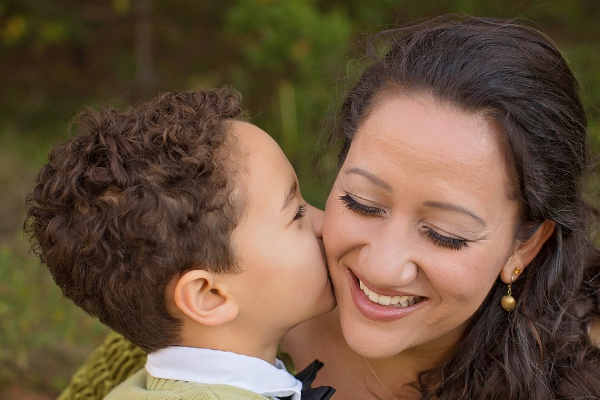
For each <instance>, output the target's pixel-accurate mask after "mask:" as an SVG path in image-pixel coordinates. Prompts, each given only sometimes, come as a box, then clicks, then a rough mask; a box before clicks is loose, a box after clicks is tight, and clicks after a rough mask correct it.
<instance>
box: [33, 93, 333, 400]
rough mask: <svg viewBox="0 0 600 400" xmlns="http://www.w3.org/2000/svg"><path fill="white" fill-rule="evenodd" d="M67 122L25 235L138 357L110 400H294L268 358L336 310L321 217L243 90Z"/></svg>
mask: <svg viewBox="0 0 600 400" xmlns="http://www.w3.org/2000/svg"><path fill="white" fill-rule="evenodd" d="M76 126H77V131H78V132H77V134H76V135H75V136H74V137H73V138H72V139H71V140H70V141H68V142H67V143H66V144H63V145H59V146H57V147H55V148H54V149H53V150H52V151H51V153H50V155H49V161H48V163H47V164H46V165H44V166H43V167H42V170H41V171H40V174H39V176H38V181H37V184H36V186H35V188H34V190H33V192H32V194H31V195H30V196H29V198H28V213H27V220H26V230H27V232H28V233H29V234H30V235H31V236H32V238H33V239H34V246H33V248H34V251H35V253H36V254H38V255H39V256H40V258H41V260H42V261H43V262H44V263H45V264H46V265H47V266H48V268H49V270H50V272H51V273H52V276H53V277H54V280H55V281H56V283H57V284H58V286H59V287H60V288H61V289H62V291H63V293H64V295H65V296H66V297H68V298H70V299H71V300H73V301H74V302H75V304H77V305H78V306H79V307H81V308H83V309H84V310H85V311H86V312H88V313H89V314H91V315H93V316H96V317H98V318H99V319H100V321H101V322H102V323H104V324H105V325H107V326H109V327H110V328H111V329H113V330H115V331H116V332H118V333H120V334H122V335H123V336H124V337H125V338H126V339H128V340H129V341H131V342H132V343H133V344H135V345H137V346H138V347H140V348H141V349H143V350H144V351H146V352H147V353H149V355H148V361H147V363H146V370H142V371H140V372H138V373H136V374H135V375H134V376H132V377H131V378H130V379H129V380H127V381H126V382H124V383H123V384H122V385H121V386H119V387H118V388H117V389H115V390H114V391H113V392H111V394H110V395H109V398H111V399H133V398H135V399H174V398H177V399H184V398H185V399H187V398H189V399H192V398H193V399H264V398H266V397H268V398H290V399H292V400H299V399H300V393H301V390H302V383H301V382H300V381H298V380H297V379H295V378H294V377H293V376H292V375H290V374H289V373H287V371H286V370H285V368H284V367H283V364H282V363H281V361H279V360H277V359H276V352H277V346H278V343H279V341H280V339H281V338H282V337H283V335H284V334H285V333H286V332H288V331H289V330H290V329H291V328H292V327H294V326H295V325H297V324H299V323H301V322H303V321H305V320H307V319H310V318H313V317H316V316H319V315H322V314H324V313H326V312H328V311H330V310H331V309H332V308H333V307H334V306H335V300H334V298H333V293H332V288H331V283H330V282H329V280H328V275H327V268H326V265H325V261H324V256H323V251H322V243H321V219H322V212H321V211H319V210H317V209H315V208H313V207H311V206H309V205H308V204H306V202H304V200H303V199H302V197H301V195H300V191H299V188H298V182H297V178H296V174H295V172H294V170H293V168H292V166H291V164H290V163H289V162H288V160H287V159H286V158H285V156H284V154H283V152H282V151H281V149H280V148H279V146H278V145H277V144H276V142H275V141H274V140H273V139H272V138H271V137H270V136H269V135H267V134H266V133H265V132H264V131H262V130H260V129H259V128H257V127H256V126H254V125H251V124H249V123H247V122H244V121H243V116H242V109H241V98H240V96H239V94H238V93H237V92H236V91H234V90H232V89H228V88H222V89H219V90H215V91H196V92H191V91H190V92H184V93H178V94H172V93H166V94H162V95H160V96H158V97H156V98H154V99H152V100H151V101H149V102H147V103H145V104H142V105H139V106H137V107H135V108H132V109H130V110H128V111H125V112H118V111H116V110H114V109H112V108H110V107H106V108H104V109H102V110H101V111H99V112H98V111H94V110H88V111H86V112H84V113H82V114H81V115H80V116H79V119H78V121H77V125H76ZM318 368H319V367H318V366H317V368H316V369H318ZM321 392H323V393H325V396H324V397H323V398H329V396H331V394H332V393H333V390H329V389H325V390H322V391H321ZM304 398H306V396H303V399H304Z"/></svg>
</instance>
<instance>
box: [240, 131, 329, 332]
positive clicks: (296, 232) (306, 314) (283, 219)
mask: <svg viewBox="0 0 600 400" xmlns="http://www.w3.org/2000/svg"><path fill="white" fill-rule="evenodd" d="M232 129H233V132H234V134H235V136H236V140H237V143H236V146H237V147H238V149H239V150H240V151H239V152H237V153H241V155H237V156H234V160H233V163H234V164H235V167H236V169H237V170H238V171H239V172H238V173H237V174H238V175H237V177H236V179H237V181H238V182H239V183H240V184H241V185H243V190H242V198H243V199H244V200H243V201H244V204H245V210H244V215H243V216H242V217H241V219H240V221H239V224H238V226H237V227H236V228H235V230H234V231H233V233H232V243H233V249H234V252H235V255H236V258H237V260H238V264H239V266H240V269H241V270H242V272H241V273H240V274H237V275H233V276H231V279H232V280H233V282H234V284H235V285H236V290H237V293H238V295H237V296H236V299H237V301H238V302H243V304H239V306H240V312H239V314H238V319H242V320H243V322H244V323H247V324H248V326H252V327H253V329H255V331H254V332H255V333H256V334H258V335H265V336H267V337H268V336H270V335H282V334H283V333H285V332H287V330H289V329H291V328H292V327H293V326H295V325H297V324H299V323H300V322H303V321H305V320H307V319H310V318H313V317H316V316H318V315H321V314H324V313H326V312H328V311H330V310H332V309H333V308H334V307H335V300H334V297H333V292H332V288H331V282H330V280H329V278H328V272H327V266H326V263H325V258H324V252H323V246H322V240H321V225H322V219H323V212H322V211H321V210H318V209H316V208H314V207H312V206H310V205H308V204H307V203H306V202H305V201H304V200H303V199H302V196H301V195H300V189H299V187H298V180H297V178H296V173H295V171H294V169H293V168H292V165H291V164H290V162H289V161H288V159H287V158H286V157H285V155H284V154H283V152H282V151H281V149H280V148H279V146H278V145H277V143H276V142H275V141H274V140H273V139H272V138H271V137H270V136H269V135H268V134H267V133H266V132H264V131H262V130H261V129H259V128H258V127H256V126H254V125H252V124H249V123H245V122H239V121H235V122H233V123H232Z"/></svg>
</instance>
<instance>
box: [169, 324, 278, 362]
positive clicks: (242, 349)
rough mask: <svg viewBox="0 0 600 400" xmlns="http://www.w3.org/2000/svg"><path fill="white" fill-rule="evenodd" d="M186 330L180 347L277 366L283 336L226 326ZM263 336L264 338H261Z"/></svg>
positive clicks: (183, 331)
mask: <svg viewBox="0 0 600 400" xmlns="http://www.w3.org/2000/svg"><path fill="white" fill-rule="evenodd" d="M195 328H197V329H185V327H184V329H183V330H182V332H181V334H180V338H181V340H180V342H179V343H178V344H179V345H180V346H185V347H197V348H203V349H211V350H220V351H229V352H232V353H237V354H242V355H245V356H250V357H256V358H260V359H262V360H264V361H266V362H268V363H270V364H273V365H274V364H275V359H276V357H277V350H278V347H279V342H280V340H281V338H282V337H283V335H282V334H281V335H275V334H273V335H271V337H265V335H264V334H256V333H253V332H251V331H250V332H248V331H244V333H240V331H237V330H232V329H229V328H226V327H225V326H218V327H215V326H213V327H206V326H204V327H195ZM261 336H262V337H261Z"/></svg>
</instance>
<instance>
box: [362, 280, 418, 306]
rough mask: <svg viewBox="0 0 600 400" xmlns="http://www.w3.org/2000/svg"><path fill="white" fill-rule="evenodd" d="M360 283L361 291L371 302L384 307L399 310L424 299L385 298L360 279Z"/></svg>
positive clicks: (416, 297)
mask: <svg viewBox="0 0 600 400" xmlns="http://www.w3.org/2000/svg"><path fill="white" fill-rule="evenodd" d="M358 282H360V289H361V290H362V291H363V292H364V293H365V294H366V295H367V297H368V298H369V300H371V301H372V302H373V303H377V304H381V305H382V306H389V305H392V306H395V307H399V308H405V307H408V306H412V305H413V304H415V303H418V302H419V301H421V300H422V297H418V296H393V297H392V296H384V295H382V294H377V293H375V292H373V291H371V290H369V288H368V287H366V286H365V284H364V283H362V281H361V280H360V279H359V280H358Z"/></svg>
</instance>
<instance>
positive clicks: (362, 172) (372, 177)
mask: <svg viewBox="0 0 600 400" xmlns="http://www.w3.org/2000/svg"><path fill="white" fill-rule="evenodd" d="M346 174H358V175H360V176H364V177H365V178H367V179H368V180H370V181H371V182H372V183H374V184H375V185H376V186H379V187H380V188H382V189H383V190H385V191H386V192H388V193H392V187H391V186H390V185H389V184H388V183H387V182H385V181H384V180H383V179H381V178H378V177H376V176H375V175H373V174H372V173H370V172H367V171H365V170H364V169H362V168H358V167H353V168H350V169H348V170H346Z"/></svg>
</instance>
